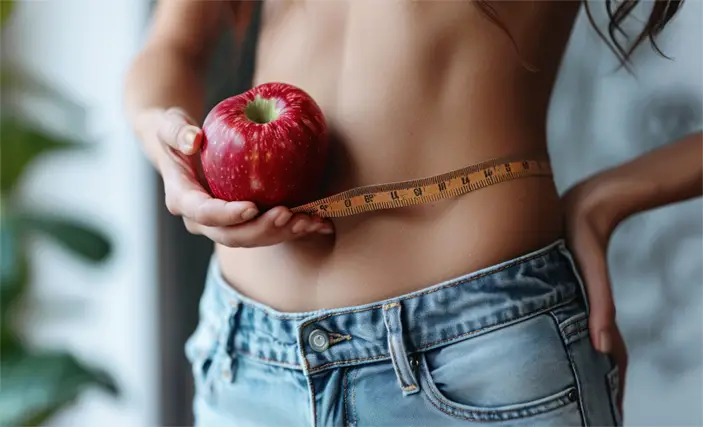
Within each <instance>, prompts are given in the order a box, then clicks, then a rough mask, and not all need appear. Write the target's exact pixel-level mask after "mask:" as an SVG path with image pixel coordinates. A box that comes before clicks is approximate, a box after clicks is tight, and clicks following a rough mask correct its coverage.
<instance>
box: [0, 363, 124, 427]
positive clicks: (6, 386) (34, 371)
mask: <svg viewBox="0 0 703 427" xmlns="http://www.w3.org/2000/svg"><path fill="white" fill-rule="evenodd" d="M0 381H1V384H2V387H0V425H2V426H10V425H22V426H25V425H41V424H43V423H44V422H45V421H46V420H47V419H48V418H49V417H51V416H52V415H54V414H55V413H56V412H57V411H58V410H60V409H62V408H63V407H64V406H65V405H66V404H68V403H71V402H73V401H75V399H76V398H77V397H78V396H79V395H80V393H81V392H83V391H84V390H86V389H87V388H89V387H98V388H100V389H102V390H103V391H105V392H107V393H109V394H111V395H119V389H118V387H117V385H116V384H115V382H114V380H113V379H112V378H111V377H110V376H109V375H107V374H106V373H105V372H104V371H102V370H99V369H95V368H92V367H88V366H86V365H84V364H81V363H80V362H79V361H78V360H76V358H75V357H73V356H71V355H70V354H67V353H58V352H51V353H42V354H32V353H29V352H23V354H19V355H15V356H14V357H4V358H3V359H2V360H0Z"/></svg>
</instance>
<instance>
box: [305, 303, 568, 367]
mask: <svg viewBox="0 0 703 427" xmlns="http://www.w3.org/2000/svg"><path fill="white" fill-rule="evenodd" d="M573 299H574V298H571V299H568V300H566V301H563V302H561V303H559V304H557V305H555V306H551V307H549V308H544V309H542V310H537V311H535V312H532V313H527V314H525V315H524V316H520V317H516V318H514V319H510V320H506V321H504V322H499V323H495V324H493V325H491V326H486V327H485V328H481V329H477V330H474V331H470V332H466V333H463V334H460V335H456V336H454V337H451V338H446V339H443V340H438V341H433V342H431V343H428V344H424V345H422V346H419V347H417V350H423V349H425V348H428V347H432V346H433V345H437V344H442V343H445V342H448V341H452V340H455V339H457V338H462V337H466V336H470V335H474V334H477V333H479V332H483V331H485V330H487V329H493V328H497V327H500V326H502V325H505V324H507V323H511V322H517V321H519V320H522V319H526V318H528V317H532V316H537V315H540V314H543V313H545V312H548V311H549V310H553V309H554V308H557V307H561V306H562V305H564V304H569V303H570V302H572V301H573ZM388 357H390V354H388V353H384V354H381V355H378V356H371V357H361V358H357V359H350V360H337V361H335V362H330V363H325V364H324V365H320V366H318V367H315V368H310V365H309V363H308V361H307V359H305V367H306V368H307V369H308V372H310V373H313V372H317V371H320V370H322V369H325V368H329V367H332V366H337V365H342V364H345V363H356V362H364V361H367V360H378V359H384V358H388Z"/></svg>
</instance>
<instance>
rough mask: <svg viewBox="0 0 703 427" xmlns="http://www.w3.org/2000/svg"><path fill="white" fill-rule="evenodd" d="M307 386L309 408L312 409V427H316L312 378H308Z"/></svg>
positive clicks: (315, 407)
mask: <svg viewBox="0 0 703 427" xmlns="http://www.w3.org/2000/svg"><path fill="white" fill-rule="evenodd" d="M308 386H309V387H310V406H311V408H312V426H313V427H317V405H316V404H315V400H316V396H315V386H313V385H312V378H310V377H308Z"/></svg>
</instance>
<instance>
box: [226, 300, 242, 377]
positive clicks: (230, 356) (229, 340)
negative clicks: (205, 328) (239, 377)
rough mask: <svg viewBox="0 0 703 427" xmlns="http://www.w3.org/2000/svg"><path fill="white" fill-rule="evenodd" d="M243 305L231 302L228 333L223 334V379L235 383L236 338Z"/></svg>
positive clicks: (234, 301)
mask: <svg viewBox="0 0 703 427" xmlns="http://www.w3.org/2000/svg"><path fill="white" fill-rule="evenodd" d="M240 306H241V303H240V302H239V301H237V300H234V299H233V300H231V301H230V309H229V314H228V316H227V327H226V328H225V331H226V333H224V334H222V337H221V339H222V340H223V341H224V342H222V343H221V344H222V346H221V348H222V349H223V352H224V357H223V363H222V377H223V378H224V379H225V380H227V381H229V382H230V383H231V382H234V376H235V373H236V370H237V351H236V349H235V347H234V343H235V338H236V336H237V326H238V323H239V322H238V319H239V316H238V315H239V308H240Z"/></svg>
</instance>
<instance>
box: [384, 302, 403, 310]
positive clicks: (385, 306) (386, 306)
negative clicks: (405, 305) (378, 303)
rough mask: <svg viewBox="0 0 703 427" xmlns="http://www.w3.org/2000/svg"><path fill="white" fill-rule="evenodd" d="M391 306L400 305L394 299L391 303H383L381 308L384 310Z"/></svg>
mask: <svg viewBox="0 0 703 427" xmlns="http://www.w3.org/2000/svg"><path fill="white" fill-rule="evenodd" d="M393 307H400V303H399V302H397V301H396V302H391V303H388V304H384V305H383V309H384V310H389V309H391V308H393Z"/></svg>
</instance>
